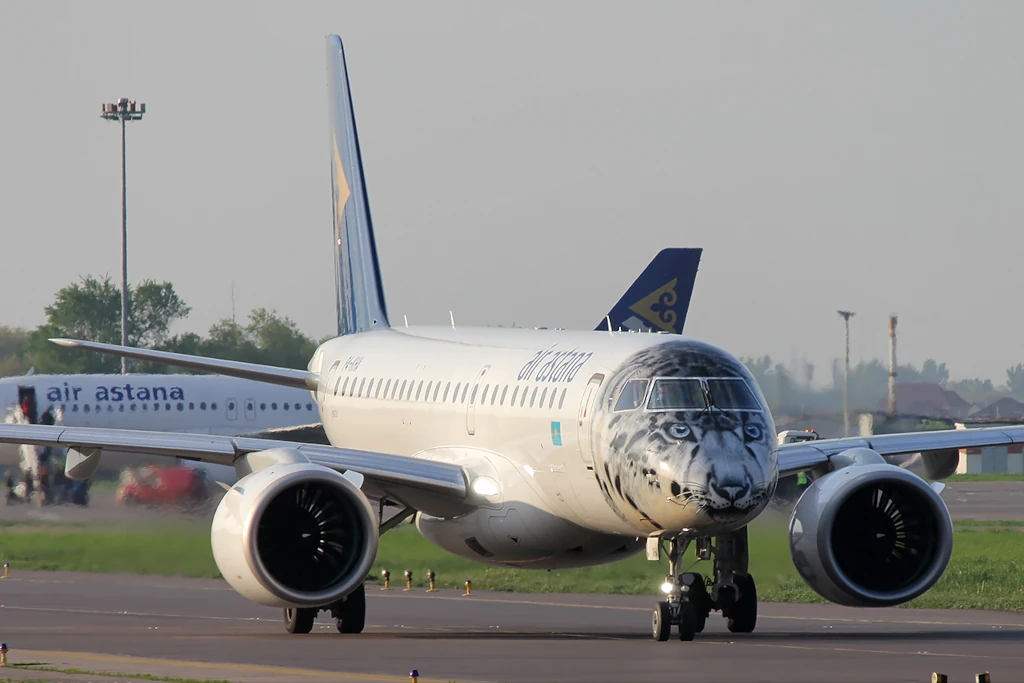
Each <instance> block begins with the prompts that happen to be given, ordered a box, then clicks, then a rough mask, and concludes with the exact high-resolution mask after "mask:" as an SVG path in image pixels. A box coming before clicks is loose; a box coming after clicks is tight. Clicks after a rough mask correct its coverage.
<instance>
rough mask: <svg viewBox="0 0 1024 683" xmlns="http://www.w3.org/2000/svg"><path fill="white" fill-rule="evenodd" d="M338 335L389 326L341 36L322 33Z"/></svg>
mask: <svg viewBox="0 0 1024 683" xmlns="http://www.w3.org/2000/svg"><path fill="white" fill-rule="evenodd" d="M327 101H328V113H329V116H330V140H329V143H330V156H331V185H332V187H333V207H334V247H333V249H334V266H335V286H336V288H337V300H338V335H339V336H340V335H344V334H353V333H355V332H366V331H369V330H372V329H376V328H381V327H390V324H389V323H388V314H387V307H386V306H385V304H384V287H383V285H382V283H381V277H380V267H379V266H378V264H377V245H376V242H375V240H374V236H373V223H372V221H371V220H370V202H369V200H368V199H367V196H366V183H365V177H364V174H363V160H362V155H361V154H360V151H359V136H358V134H357V132H356V117H355V111H354V109H353V107H352V92H351V90H350V89H349V82H348V69H347V67H346V65H345V48H344V46H343V45H342V43H341V38H339V37H338V36H336V35H331V36H328V37H327Z"/></svg>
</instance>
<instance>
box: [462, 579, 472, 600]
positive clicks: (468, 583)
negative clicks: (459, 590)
mask: <svg viewBox="0 0 1024 683" xmlns="http://www.w3.org/2000/svg"><path fill="white" fill-rule="evenodd" d="M472 592H473V582H472V581H470V580H469V579H466V592H465V593H463V594H462V597H466V596H467V595H469V594H470V593H472Z"/></svg>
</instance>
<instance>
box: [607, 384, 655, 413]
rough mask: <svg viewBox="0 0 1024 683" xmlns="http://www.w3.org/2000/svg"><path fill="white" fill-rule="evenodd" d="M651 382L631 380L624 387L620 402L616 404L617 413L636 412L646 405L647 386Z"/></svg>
mask: <svg viewBox="0 0 1024 683" xmlns="http://www.w3.org/2000/svg"><path fill="white" fill-rule="evenodd" d="M648 384H650V380H646V379H631V380H629V381H628V382H626V384H625V386H623V387H622V393H620V394H619V400H618V401H616V402H615V412H620V411H624V410H636V409H637V408H639V407H640V406H641V405H643V403H644V396H646V395H647V385H648Z"/></svg>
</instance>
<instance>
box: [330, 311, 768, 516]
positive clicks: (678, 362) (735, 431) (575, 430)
mask: <svg viewBox="0 0 1024 683" xmlns="http://www.w3.org/2000/svg"><path fill="white" fill-rule="evenodd" d="M545 338H546V339H547V340H552V339H557V340H558V341H557V342H556V343H544V342H545ZM317 359H318V362H319V365H318V367H315V368H312V369H314V370H318V371H319V372H320V373H321V386H320V390H319V391H318V394H317V396H318V403H319V404H320V406H321V411H322V419H323V422H324V426H325V429H327V431H328V434H329V436H330V438H331V441H332V443H335V444H336V445H341V446H349V447H353V448H364V449H370V448H374V449H378V450H380V449H381V447H382V445H384V447H385V449H386V450H388V451H390V452H393V453H396V454H401V455H416V456H418V457H427V458H435V459H443V460H448V461H451V462H458V463H459V464H463V465H466V466H467V467H468V468H469V469H470V470H472V468H473V465H472V463H471V461H472V460H473V457H472V453H473V452H474V451H479V452H480V453H481V454H484V453H486V454H487V457H489V458H490V460H491V461H492V462H494V461H500V462H505V461H507V462H508V463H509V464H510V467H509V471H508V472H502V473H500V477H499V478H498V480H499V481H501V482H502V487H503V494H502V499H503V501H504V503H505V505H506V507H508V506H512V507H515V506H516V503H515V502H513V501H522V503H521V505H522V506H523V507H524V508H529V507H531V501H535V502H536V504H537V505H536V507H537V508H543V509H548V510H552V511H554V512H556V513H557V514H558V515H561V516H563V517H564V518H565V519H568V520H570V521H572V522H573V523H574V524H577V525H579V526H581V527H584V528H588V529H592V530H595V531H604V532H605V533H607V532H608V531H609V530H611V529H614V530H616V532H617V533H620V534H623V535H629V536H646V535H647V534H650V533H656V532H658V531H662V530H665V531H675V530H682V529H692V530H693V531H694V532H695V535H696V533H697V532H698V530H699V534H700V535H708V534H711V533H717V532H722V531H726V530H730V529H735V528H738V527H740V526H742V525H744V524H746V523H747V522H749V521H750V520H751V519H752V518H753V517H755V516H756V515H757V514H758V513H759V512H760V511H761V510H762V509H763V508H764V506H765V504H766V503H767V501H768V499H769V498H770V496H771V492H772V490H773V489H774V486H775V480H776V477H777V469H776V467H775V464H774V463H775V457H776V448H775V446H774V443H775V440H774V439H772V438H771V435H772V434H774V426H773V424H772V420H771V416H770V414H769V413H768V411H767V409H766V408H765V402H764V398H763V396H762V395H761V394H760V391H759V389H758V388H757V385H756V383H755V382H754V381H753V379H752V378H751V377H750V375H749V373H748V372H747V370H746V368H745V367H744V366H743V365H742V364H741V363H739V362H738V361H737V360H736V359H734V358H733V357H732V356H730V355H729V354H727V353H725V352H723V351H721V350H719V349H717V348H716V347H714V346H711V345H709V344H705V343H702V342H698V341H696V340H691V339H686V338H680V337H676V336H673V337H668V336H663V335H639V334H618V333H617V334H615V335H608V334H607V333H600V332H579V333H573V332H565V331H559V332H558V333H557V336H556V335H554V334H551V333H550V332H547V331H543V330H536V331H535V330H523V331H521V333H518V334H516V333H515V332H512V331H510V330H502V331H501V333H500V334H496V333H494V331H491V330H487V329H476V330H474V329H462V330H458V331H455V330H451V329H447V328H437V329H416V328H411V329H388V330H379V331H374V332H368V333H362V334H355V335H350V336H346V337H341V338H338V339H335V340H332V341H329V342H327V343H326V344H325V345H324V346H322V347H321V352H320V353H319V354H318V355H317ZM335 364H336V365H335ZM332 366H334V367H333V369H332ZM676 378H685V380H682V381H681V382H675V383H673V382H671V381H669V380H673V379H676ZM707 378H711V381H705V380H706V379H707ZM662 380H665V382H664V383H661V382H662ZM737 381H738V382H739V383H740V384H741V385H742V387H740V386H736V385H734V384H731V383H734V382H737ZM627 383H630V384H629V386H628V387H627ZM656 390H657V391H658V392H661V393H664V392H666V391H668V392H674V393H673V394H672V397H670V398H669V399H664V398H658V399H656V398H655V396H656V394H655V391H656ZM626 391H629V392H633V394H635V400H634V401H633V402H632V403H631V402H629V401H626V402H623V400H622V399H621V396H622V395H623V393H624V392H626ZM687 391H689V392H690V393H686V392H687ZM633 394H631V395H633ZM708 395H710V397H711V399H712V401H711V403H710V405H709V404H708V403H706V402H705V397H706V396H708ZM659 396H660V394H659ZM648 397H650V398H648ZM673 397H674V398H673ZM658 400H660V401H661V403H657V402H655V403H652V402H651V401H658ZM716 400H717V405H716V402H715V401H716ZM437 444H463V445H464V446H459V447H457V448H456V447H453V446H444V447H438V446H437ZM495 456H497V457H495ZM512 463H515V465H512ZM502 514H504V513H502ZM520 514H523V512H522V510H520Z"/></svg>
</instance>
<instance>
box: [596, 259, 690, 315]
mask: <svg viewBox="0 0 1024 683" xmlns="http://www.w3.org/2000/svg"><path fill="white" fill-rule="evenodd" d="M703 251H704V250H703V249H699V248H691V249H675V248H673V249H662V250H661V251H660V252H658V255H657V256H655V257H654V260H653V261H651V263H650V265H648V266H647V268H646V269H645V270H644V272H642V273H640V277H638V278H637V279H636V281H635V282H633V284H632V285H630V287H629V289H628V290H626V293H625V294H624V295H623V296H622V298H621V299H619V302H618V303H617V304H615V306H614V307H613V308H612V310H611V311H610V312H609V314H608V316H607V317H605V319H604V320H602V321H601V322H600V323H598V325H597V328H596V329H598V330H607V329H608V325H609V323H611V329H613V330H619V329H622V330H632V331H633V332H669V333H672V334H682V333H683V325H684V324H685V323H686V313H687V311H689V309H690V297H691V296H692V295H693V283H694V282H695V281H696V279H697V266H698V265H700V256H701V254H702V253H703Z"/></svg>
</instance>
